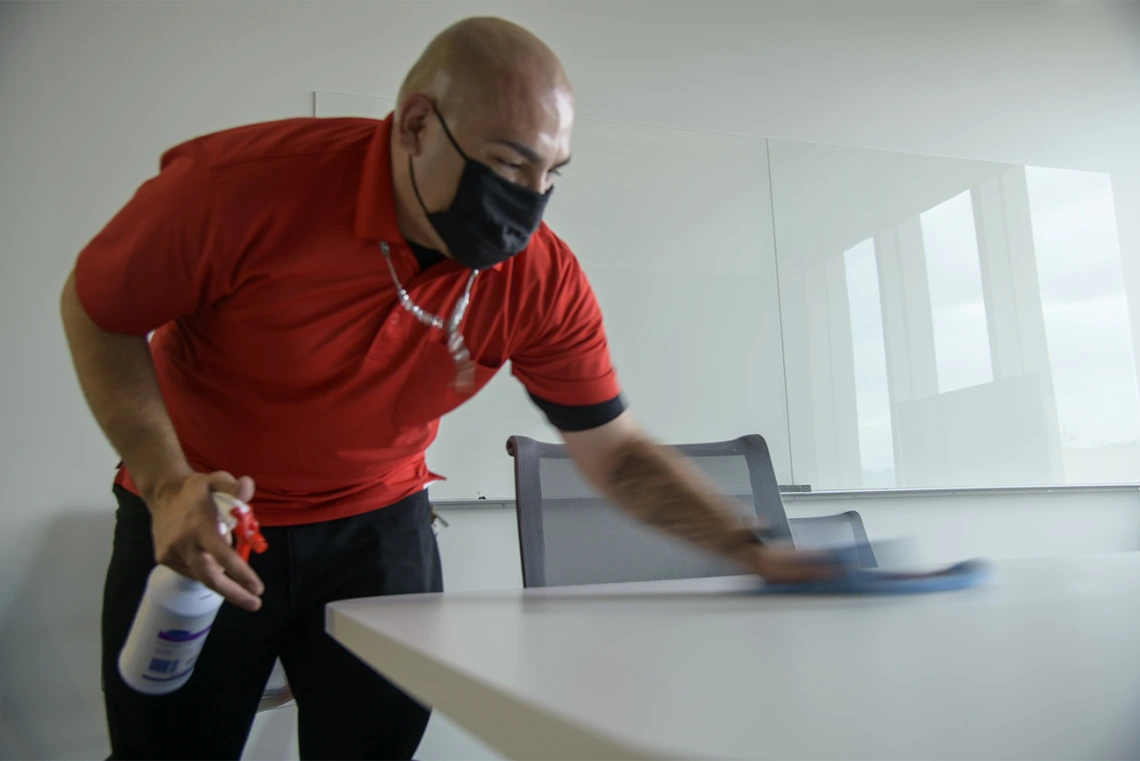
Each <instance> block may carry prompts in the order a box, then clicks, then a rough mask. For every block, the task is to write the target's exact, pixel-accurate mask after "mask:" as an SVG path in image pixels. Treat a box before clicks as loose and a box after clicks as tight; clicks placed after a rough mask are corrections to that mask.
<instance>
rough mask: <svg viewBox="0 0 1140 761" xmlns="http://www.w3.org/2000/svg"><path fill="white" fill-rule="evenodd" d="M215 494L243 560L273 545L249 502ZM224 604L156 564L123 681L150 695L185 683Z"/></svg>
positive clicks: (126, 654)
mask: <svg viewBox="0 0 1140 761" xmlns="http://www.w3.org/2000/svg"><path fill="white" fill-rule="evenodd" d="M213 497H214V505H215V506H216V507H217V509H218V531H219V532H220V533H222V534H231V536H232V537H233V542H234V548H235V549H236V550H237V551H238V554H239V555H240V556H241V559H242V560H248V559H249V553H250V550H253V551H254V552H258V553H261V552H265V550H266V548H267V546H268V545H267V544H266V542H265V538H264V537H263V536H262V535H261V531H260V527H259V526H258V524H257V520H256V519H255V518H254V517H253V510H251V509H250V507H249V505H247V504H246V503H244V502H242V501H241V500H239V499H237V498H235V497H232V496H230V495H229V494H222V493H220V492H215V493H214V494H213ZM221 606H222V596H221V595H219V594H218V593H217V592H214V591H213V590H212V589H210V588H209V587H207V586H205V585H204V584H202V583H201V582H198V581H195V580H194V579H188V578H186V577H185V576H183V575H181V574H180V573H178V572H176V571H173V570H171V569H170V568H167V567H166V566H164V565H157V566H155V567H154V570H152V571H151V572H150V576H148V577H147V581H146V590H145V591H144V592H143V597H142V602H141V603H139V609H138V611H136V612H135V619H134V623H132V624H131V631H130V634H128V635H127V641H126V644H124V645H123V650H122V652H120V653H119V674H120V675H121V676H122V677H123V681H124V682H126V683H127V685H128V686H130V687H131V688H132V689H134V690H137V691H138V692H142V693H146V694H148V695H165V694H166V693H168V692H174V691H175V690H177V689H178V688H179V687H181V686H182V685H184V684H186V682H187V681H188V680H189V679H190V675H191V674H192V673H193V671H194V663H195V662H196V661H197V660H198V653H199V652H201V650H202V645H203V644H204V643H205V642H206V635H207V634H208V633H209V631H210V627H211V626H212V625H213V623H214V616H216V615H217V614H218V608H220V607H221Z"/></svg>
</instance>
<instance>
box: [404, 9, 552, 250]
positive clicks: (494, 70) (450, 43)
mask: <svg viewBox="0 0 1140 761" xmlns="http://www.w3.org/2000/svg"><path fill="white" fill-rule="evenodd" d="M573 124H574V93H573V91H572V90H571V88H570V82H569V80H568V79H567V77H566V72H565V71H564V70H563V69H562V64H561V63H560V62H559V60H558V57H557V56H555V55H554V53H553V51H551V49H550V48H548V47H547V46H546V44H545V43H543V41H542V40H540V39H538V38H537V37H535V36H534V35H533V34H531V33H530V32H528V31H527V30H525V29H523V28H522V27H520V26H518V25H516V24H512V23H510V22H509V21H504V20H502V19H497V18H471V19H466V20H464V21H460V22H459V23H457V24H454V25H452V26H450V27H448V28H447V29H445V30H443V32H441V33H440V34H439V35H438V36H437V37H436V38H435V39H434V40H432V41H431V43H430V44H429V45H428V46H427V49H426V50H425V51H424V52H423V55H421V56H420V58H419V60H418V61H416V63H415V65H414V66H412V69H411V71H409V72H408V76H407V78H406V79H405V80H404V84H403V86H402V87H401V88H400V94H399V99H398V101H397V103H396V114H395V118H394V121H393V126H392V142H391V152H392V159H393V160H392V181H393V185H394V188H395V190H396V196H397V203H398V207H399V208H398V210H397V212H398V214H399V215H400V216H401V230H402V231H403V232H404V234H405V236H406V237H409V238H410V239H412V240H415V241H416V242H418V243H422V244H425V245H432V246H435V247H437V248H440V250H444V251H446V249H445V244H444V242H443V241H442V240H441V239H440V238H439V237H438V236H436V234H435V233H433V231H432V227H431V225H430V224H429V223H428V221H427V213H433V212H437V211H441V210H443V209H446V208H448V207H449V205H450V204H451V201H452V199H453V198H454V196H455V192H456V187H457V185H458V183H459V177H460V174H461V172H462V171H463V167H464V160H465V159H470V160H471V161H475V162H478V163H480V164H484V165H485V166H487V167H489V168H490V169H491V170H493V171H494V172H495V173H496V174H498V175H499V176H500V177H502V178H503V179H505V180H507V181H509V182H511V183H514V184H517V185H522V186H524V187H526V188H529V189H531V190H534V191H536V192H538V193H546V192H547V191H548V190H549V189H550V188H551V187H552V186H553V184H554V179H555V177H556V176H557V175H558V171H559V169H560V168H561V167H562V166H563V165H565V164H566V163H567V162H568V161H569V160H570V137H571V131H572V128H573ZM449 135H450V136H449ZM452 138H454V140H453V139H452Z"/></svg>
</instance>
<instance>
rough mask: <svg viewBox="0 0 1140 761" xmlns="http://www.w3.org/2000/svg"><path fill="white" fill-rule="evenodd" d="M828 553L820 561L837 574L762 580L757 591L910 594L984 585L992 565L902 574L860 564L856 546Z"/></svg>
mask: <svg viewBox="0 0 1140 761" xmlns="http://www.w3.org/2000/svg"><path fill="white" fill-rule="evenodd" d="M829 554H830V557H826V556H825V557H824V558H823V560H822V562H824V563H832V564H834V565H836V566H838V567H839V568H840V569H841V571H840V573H839V575H838V576H835V577H833V578H830V579H823V580H820V581H805V582H802V583H798V584H770V583H765V584H763V585H762V586H760V587H759V589H758V590H757V591H758V592H759V593H760V594H778V595H912V594H922V593H925V592H948V591H951V590H955V589H969V588H970V587H976V586H979V585H981V584H984V583H985V582H987V581H988V580H989V579H990V577H991V576H992V575H993V568H992V567H991V566H990V565H989V564H988V563H986V562H985V561H983V560H967V561H964V562H962V563H955V564H954V565H951V566H948V567H946V568H942V569H939V570H937V571H923V572H915V573H903V572H899V571H884V570H879V569H875V568H863V567H861V566H860V564H859V548H858V547H851V548H847V549H843V550H833V551H831V552H830V553H829ZM815 562H819V561H815Z"/></svg>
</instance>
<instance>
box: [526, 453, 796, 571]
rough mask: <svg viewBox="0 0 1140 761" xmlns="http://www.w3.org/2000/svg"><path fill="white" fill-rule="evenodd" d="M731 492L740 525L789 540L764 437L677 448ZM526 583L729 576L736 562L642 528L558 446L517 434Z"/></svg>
mask: <svg viewBox="0 0 1140 761" xmlns="http://www.w3.org/2000/svg"><path fill="white" fill-rule="evenodd" d="M674 449H675V450H677V451H678V452H680V453H681V454H683V455H685V456H687V457H689V458H690V459H691V460H692V461H693V462H694V463H695V464H696V465H697V466H698V467H700V468H701V469H702V470H704V472H705V473H706V474H707V475H708V476H709V477H710V478H711V479H712V480H713V482H714V483H716V484H717V485H718V486H720V488H721V489H722V490H723V491H724V492H725V493H726V494H728V495H731V496H732V497H735V500H734V501H735V502H736V503H737V504H738V506H739V508H740V510H741V522H742V524H743V523H744V522H745V521H746V520H747V521H748V523H749V524H755V523H756V521H757V519H759V521H760V523H761V524H763V525H765V526H767V527H769V528H770V529H771V530H772V531H773V532H775V533H776V535H777V536H783V537H787V538H790V537H791V532H790V529H789V527H788V518H787V516H786V515H785V514H784V505H783V503H782V502H781V501H780V488H779V486H777V484H776V476H775V473H774V472H773V470H772V460H771V457H770V456H769V454H768V445H767V444H766V443H765V442H764V439H763V438H762V437H761V436H756V435H752V436H743V437H741V438H739V439H735V440H733V441H723V442H718V443H712V444H687V445H682V446H677V447H674ZM507 452H509V453H510V454H511V455H512V456H513V457H514V458H515V494H516V500H515V501H516V505H517V506H518V521H519V548H520V550H521V554H522V571H523V585H524V586H527V587H553V586H566V585H571V584H600V583H607V582H619V581H653V580H658V579H683V578H698V577H702V576H730V575H734V574H739V573H741V571H740V570H739V569H738V568H737V567H736V566H734V565H731V564H729V563H728V562H726V561H724V560H722V559H720V558H717V557H714V556H712V555H710V554H708V553H705V552H703V551H701V550H699V549H697V548H694V547H691V546H689V545H687V544H685V543H683V542H680V541H678V540H675V539H673V538H671V537H668V536H666V535H664V534H661V533H659V532H657V531H656V530H654V529H651V528H648V527H646V526H643V525H642V524H640V523H638V522H637V521H636V520H634V519H633V518H630V517H629V516H628V515H626V514H625V512H623V511H622V510H621V509H619V508H617V507H614V506H612V505H609V504H607V502H606V500H605V499H603V498H602V497H600V496H599V495H598V494H597V492H595V491H594V489H593V488H592V487H591V486H590V485H589V484H587V483H586V481H585V479H584V478H583V477H582V475H581V474H580V473H579V472H578V469H577V467H576V466H575V465H574V462H573V460H571V459H570V456H569V454H567V452H566V449H565V448H564V447H563V446H562V445H560V444H544V443H542V442H539V441H535V440H534V439H528V438H526V437H524V436H512V437H511V438H510V439H509V440H508V441H507Z"/></svg>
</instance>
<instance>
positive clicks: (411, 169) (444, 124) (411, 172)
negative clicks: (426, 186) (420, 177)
mask: <svg viewBox="0 0 1140 761" xmlns="http://www.w3.org/2000/svg"><path fill="white" fill-rule="evenodd" d="M431 110H432V113H434V114H435V117H436V118H437V119H439V126H441V127H443V134H445V135H447V139H448V141H450V142H451V147H452V148H454V149H455V150H456V152H458V153H459V155H460V156H462V157H463V160H464V161H471V158H470V157H469V156H468V155H467V154H466V153H464V152H463V149H462V148H460V147H459V142H458V141H456V139H455V135H453V134H451V130H449V129H448V128H447V122H445V121H444V120H443V114H441V113H440V112H439V109H438V108H436V105H435V103H432V104H431ZM408 174H409V175H410V176H411V178H412V192H413V193H415V194H416V200H417V201H419V202H420V208H421V209H423V211H424V214H431V212H430V211H428V209H427V204H425V203H424V199H423V196H421V195H420V186H419V183H418V182H416V170H415V167H414V166H413V165H412V157H411V155H409V156H408Z"/></svg>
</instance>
